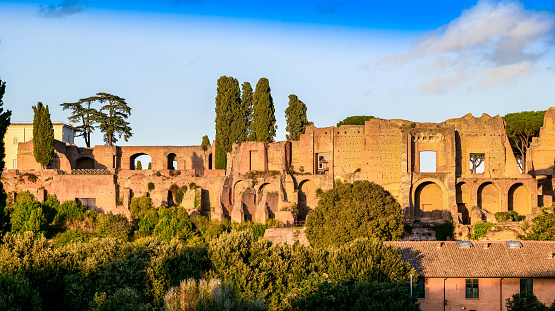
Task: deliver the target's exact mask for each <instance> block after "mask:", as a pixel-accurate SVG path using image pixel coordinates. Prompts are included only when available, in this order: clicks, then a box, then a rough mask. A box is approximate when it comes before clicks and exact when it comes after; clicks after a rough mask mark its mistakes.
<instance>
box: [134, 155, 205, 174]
mask: <svg viewBox="0 0 555 311" xmlns="http://www.w3.org/2000/svg"><path fill="white" fill-rule="evenodd" d="M129 159H130V161H129V164H130V167H129V169H131V170H137V169H138V165H137V163H138V162H139V161H140V162H141V166H140V169H143V170H145V169H150V168H151V163H152V156H150V155H149V154H147V153H142V152H141V153H135V154H133V155H132V156H131V157H130V158H129ZM177 159H178V156H177V155H176V154H175V153H173V152H172V153H169V154H168V155H167V156H166V165H165V166H164V168H165V169H168V170H184V169H187V160H184V159H183V160H181V161H177ZM195 163H196V162H195ZM206 168H207V169H209V170H211V169H212V153H209V154H208V161H207V165H206Z"/></svg>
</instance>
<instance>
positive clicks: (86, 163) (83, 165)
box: [77, 157, 94, 169]
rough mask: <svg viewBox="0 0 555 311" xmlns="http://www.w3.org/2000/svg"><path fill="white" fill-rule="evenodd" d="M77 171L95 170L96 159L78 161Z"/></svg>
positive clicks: (87, 158) (84, 158)
mask: <svg viewBox="0 0 555 311" xmlns="http://www.w3.org/2000/svg"><path fill="white" fill-rule="evenodd" d="M77 169H94V159H91V158H89V157H82V158H79V159H77Z"/></svg>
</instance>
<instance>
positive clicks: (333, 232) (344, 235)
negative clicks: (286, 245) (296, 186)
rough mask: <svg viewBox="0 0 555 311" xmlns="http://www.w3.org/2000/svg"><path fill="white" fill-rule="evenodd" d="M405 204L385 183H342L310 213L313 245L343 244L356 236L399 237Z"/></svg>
mask: <svg viewBox="0 0 555 311" xmlns="http://www.w3.org/2000/svg"><path fill="white" fill-rule="evenodd" d="M403 220H404V217H403V214H402V209H401V205H399V203H398V202H397V201H396V200H395V198H394V197H393V196H391V194H389V192H387V191H386V190H385V189H384V188H383V187H382V186H379V185H377V184H375V183H372V182H368V181H355V182H354V183H353V184H351V183H347V182H338V183H337V184H336V185H335V188H334V189H331V190H328V191H325V192H324V193H323V194H322V196H321V197H320V200H319V202H318V207H317V208H316V209H315V210H313V211H311V212H310V213H309V214H308V218H307V222H306V235H307V237H308V239H309V241H310V243H311V245H313V246H317V247H325V246H328V245H342V244H344V243H346V242H350V241H353V240H354V239H356V238H360V237H367V238H379V239H383V240H398V239H399V238H400V237H401V235H402V234H403Z"/></svg>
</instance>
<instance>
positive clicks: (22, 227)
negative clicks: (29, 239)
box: [10, 200, 45, 233]
mask: <svg viewBox="0 0 555 311" xmlns="http://www.w3.org/2000/svg"><path fill="white" fill-rule="evenodd" d="M10 222H11V225H12V229H11V231H12V232H16V233H17V232H25V231H31V232H34V233H38V232H40V231H41V228H42V227H43V226H44V224H45V222H44V214H43V212H42V206H41V204H40V203H38V202H36V201H35V200H32V201H31V200H21V201H16V202H15V204H14V211H13V213H12V214H11V220H10Z"/></svg>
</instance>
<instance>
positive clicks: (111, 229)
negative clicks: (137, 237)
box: [96, 213, 131, 241]
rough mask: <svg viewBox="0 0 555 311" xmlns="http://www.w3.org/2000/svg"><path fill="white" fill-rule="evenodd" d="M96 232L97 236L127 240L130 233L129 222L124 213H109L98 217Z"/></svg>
mask: <svg viewBox="0 0 555 311" xmlns="http://www.w3.org/2000/svg"><path fill="white" fill-rule="evenodd" d="M96 232H97V234H98V236H99V237H103V238H116V239H119V240H122V241H127V240H129V234H130V233H131V224H130V223H129V221H128V220H127V218H126V217H125V216H124V215H122V214H115V215H114V214H112V213H109V214H106V215H104V216H103V217H102V218H101V219H100V222H99V223H98V227H97V229H96Z"/></svg>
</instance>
